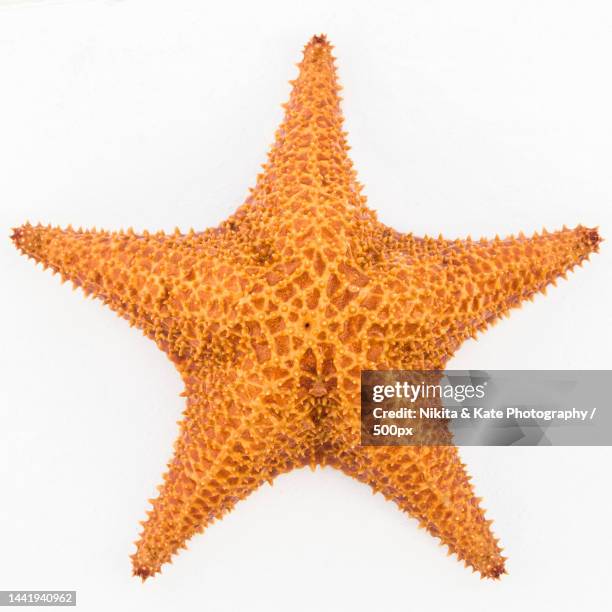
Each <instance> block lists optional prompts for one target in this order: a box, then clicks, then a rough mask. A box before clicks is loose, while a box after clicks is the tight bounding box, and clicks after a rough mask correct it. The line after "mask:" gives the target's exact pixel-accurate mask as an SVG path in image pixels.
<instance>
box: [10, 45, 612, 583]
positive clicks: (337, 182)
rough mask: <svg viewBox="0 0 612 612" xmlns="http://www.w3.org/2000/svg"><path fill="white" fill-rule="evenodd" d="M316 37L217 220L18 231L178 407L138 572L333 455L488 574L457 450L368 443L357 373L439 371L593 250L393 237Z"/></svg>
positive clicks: (541, 240) (567, 244)
mask: <svg viewBox="0 0 612 612" xmlns="http://www.w3.org/2000/svg"><path fill="white" fill-rule="evenodd" d="M331 49H332V47H331V45H330V44H329V43H328V42H327V40H326V38H325V37H324V36H315V37H314V38H313V39H312V40H311V41H310V42H309V43H308V45H306V47H305V50H304V58H303V61H302V62H301V64H300V71H299V77H298V78H297V80H296V81H294V82H293V91H292V93H291V97H290V99H289V103H288V104H287V105H286V106H285V109H286V114H285V118H284V121H283V123H282V125H281V127H280V129H279V130H278V131H277V133H276V142H275V144H274V146H273V147H272V149H271V151H270V153H269V158H268V162H267V163H266V164H265V166H264V172H263V173H262V174H260V175H259V176H258V179H257V184H256V187H255V188H254V189H253V190H252V191H251V193H250V195H249V197H248V198H247V200H246V202H245V203H244V204H243V205H242V206H241V207H240V208H239V209H238V210H237V211H236V213H235V214H234V215H233V216H232V217H230V218H229V219H228V220H227V221H225V222H224V223H222V224H221V225H220V226H219V227H218V228H216V229H209V230H206V231H203V232H194V231H193V230H192V231H191V232H190V233H189V234H181V233H180V232H179V231H178V230H177V231H176V232H175V233H174V234H173V235H165V234H164V233H163V232H159V233H157V234H149V233H147V232H145V233H144V234H143V235H136V234H134V233H133V232H132V231H131V230H129V231H128V232H127V233H124V232H118V233H117V232H105V231H95V230H93V231H81V230H79V231H75V230H73V229H72V228H70V227H69V228H68V229H66V230H61V229H59V228H51V227H41V226H40V225H39V226H36V227H33V226H31V225H29V224H26V225H24V226H22V227H20V228H18V229H16V230H15V232H14V235H13V240H14V242H15V244H16V246H17V247H18V248H19V249H20V250H21V251H22V252H24V253H26V254H27V255H29V256H30V257H33V258H34V259H35V260H37V261H40V262H42V263H43V265H44V267H45V268H47V267H49V268H51V269H52V270H53V271H54V272H59V273H60V274H61V276H62V278H63V279H64V280H66V279H68V280H71V281H72V282H73V283H74V284H75V286H80V287H81V288H82V289H83V291H84V292H85V293H86V294H93V295H94V296H96V297H98V298H100V299H102V300H103V301H104V303H105V304H107V305H108V306H110V307H111V308H112V309H113V310H115V311H117V312H118V313H119V314H120V315H121V316H122V317H124V318H126V319H128V320H129V321H130V324H132V325H135V326H137V327H139V328H140V329H141V330H142V331H143V332H144V334H145V335H146V336H148V337H149V338H151V339H152V340H154V341H155V342H156V343H157V345H158V346H159V347H160V348H161V349H162V350H163V351H165V352H166V353H167V354H168V356H169V357H170V359H171V360H172V361H173V362H174V364H175V365H176V367H177V369H178V371H179V372H180V374H181V376H182V378H183V380H184V383H185V392H184V396H185V397H186V398H187V406H186V409H185V412H184V418H183V420H182V421H181V423H180V435H179V438H178V440H177V442H176V444H175V453H174V457H173V459H172V460H171V461H170V463H169V464H168V472H167V473H166V474H165V475H164V477H163V484H162V485H161V486H160V487H159V496H158V497H157V498H156V499H154V500H151V501H152V509H151V510H150V511H149V512H148V519H147V520H146V521H145V522H144V523H143V526H144V530H143V532H142V534H141V538H140V540H139V541H138V542H137V550H136V553H135V554H134V555H133V568H134V574H136V575H138V576H141V577H142V578H143V579H144V578H146V577H148V576H151V575H153V574H155V573H156V572H158V571H159V570H160V567H161V566H162V565H163V564H164V563H166V562H168V561H170V558H171V556H172V555H173V554H174V553H175V552H176V551H177V550H178V549H179V548H181V547H184V546H185V542H186V541H187V540H188V539H189V538H190V537H191V536H192V535H193V534H194V533H196V532H201V531H203V530H204V529H205V528H206V526H207V525H209V524H210V523H211V522H212V521H213V520H214V519H216V518H219V517H221V516H222V515H223V514H224V513H225V512H227V511H228V510H230V509H231V508H233V507H234V505H235V504H236V503H237V502H238V501H240V500H241V499H244V498H245V497H246V496H247V495H248V494H249V493H251V492H252V491H253V490H255V489H256V488H257V487H259V486H260V485H261V484H262V483H264V482H266V481H271V480H272V479H273V478H274V477H275V476H277V475H278V474H281V473H284V472H288V471H289V470H292V469H294V468H299V467H302V466H306V465H310V466H315V465H331V466H333V467H336V468H338V469H340V470H342V471H344V472H345V473H346V474H348V475H350V476H353V477H355V478H357V479H359V480H361V481H363V482H365V483H368V484H369V485H371V486H372V487H373V488H374V490H377V491H381V492H382V493H383V494H384V495H385V496H386V497H387V498H388V499H390V500H393V501H394V502H396V504H397V505H398V506H399V507H400V508H401V509H402V510H404V511H406V512H408V513H409V514H410V515H412V516H414V517H416V518H417V519H418V520H419V522H420V523H421V525H422V526H424V527H425V528H426V529H427V530H428V531H429V532H430V533H432V534H433V535H435V536H437V537H438V538H440V540H441V541H442V542H443V543H445V544H447V545H448V547H449V550H450V551H451V552H454V553H456V554H457V556H458V557H459V559H463V560H464V561H465V563H466V565H468V564H469V565H470V566H472V567H473V568H475V569H476V570H478V571H479V572H480V574H481V575H482V576H483V577H492V578H497V577H499V576H500V575H501V574H502V573H504V571H505V570H504V558H503V557H502V556H501V555H500V548H499V546H498V544H497V539H496V538H495V537H494V536H493V535H492V532H491V529H490V523H491V521H488V520H485V517H484V512H483V510H482V509H481V508H480V506H479V500H478V498H476V497H475V496H474V493H473V489H472V486H471V484H470V482H469V477H468V475H467V473H466V471H465V467H464V465H463V464H462V463H461V461H460V459H459V457H458V453H457V449H456V448H455V447H453V446H425V447H382V448H381V447H366V446H363V447H362V446H360V371H361V370H363V369H443V368H444V365H445V364H446V362H447V361H448V359H449V358H450V357H451V356H452V354H453V353H454V352H455V350H456V349H457V348H458V347H459V346H460V345H461V343H462V342H463V341H464V340H465V339H467V338H470V337H472V336H474V334H475V333H476V332H477V331H479V330H483V329H485V328H486V327H487V326H489V325H491V324H492V323H493V322H494V321H495V320H497V319H498V318H499V317H501V316H502V315H504V314H506V313H507V312H508V310H509V309H510V308H512V307H515V306H518V305H519V304H520V303H521V302H522V301H523V300H525V299H528V298H532V296H533V295H534V294H536V293H537V292H539V291H543V290H544V288H545V287H546V285H548V284H549V283H554V281H555V278H556V277H558V276H559V275H561V276H563V275H565V272H566V271H567V270H569V269H571V268H573V267H574V266H575V265H576V264H579V263H581V262H582V261H583V260H584V259H586V258H588V255H589V253H591V252H593V251H596V250H597V248H598V243H599V241H600V239H599V236H598V233H597V230H595V229H587V228H584V227H581V226H579V227H577V228H575V229H573V230H568V229H563V230H561V231H558V232H554V233H547V232H546V231H545V232H544V233H543V234H542V235H538V234H536V235H534V236H533V237H531V238H526V237H524V236H522V235H521V236H519V237H518V238H514V237H510V238H507V239H505V240H500V239H499V238H496V239H494V240H491V241H485V240H481V241H479V242H472V241H471V240H470V239H469V238H468V239H467V240H444V239H442V238H441V237H440V238H437V239H433V238H427V237H426V238H417V237H415V236H413V235H412V234H400V233H398V232H396V231H394V230H392V229H390V228H388V227H385V226H384V225H383V224H381V223H380V222H378V221H377V219H376V215H375V213H374V212H373V211H371V210H370V209H369V208H367V206H366V201H365V197H364V196H363V195H362V194H361V186H360V185H359V183H358V182H357V180H356V177H355V171H354V170H353V168H352V163H351V161H350V160H349V158H348V155H347V151H348V146H347V142H346V134H345V133H344V132H343V131H342V121H343V119H342V114H341V111H340V105H339V101H340V98H339V96H338V91H339V89H340V87H339V86H338V84H337V81H336V72H335V67H334V60H333V57H332V55H331Z"/></svg>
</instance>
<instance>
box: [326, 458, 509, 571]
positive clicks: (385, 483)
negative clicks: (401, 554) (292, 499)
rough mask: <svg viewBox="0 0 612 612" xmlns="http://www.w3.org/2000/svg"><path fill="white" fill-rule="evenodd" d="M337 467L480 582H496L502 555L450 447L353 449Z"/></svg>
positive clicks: (501, 563) (500, 569) (463, 468)
mask: <svg viewBox="0 0 612 612" xmlns="http://www.w3.org/2000/svg"><path fill="white" fill-rule="evenodd" d="M336 462H337V463H336V467H338V468H340V469H341V470H342V471H343V472H345V473H346V474H348V475H349V476H352V477H353V478H356V479H357V480H360V481H362V482H365V483H367V484H369V485H370V486H371V487H372V488H373V489H374V491H375V492H378V491H380V492H381V493H382V494H383V495H384V496H385V497H386V498H387V499H389V500H391V501H394V502H395V503H396V504H397V505H398V506H399V507H400V508H401V509H402V510H404V511H405V512H407V513H408V514H410V515H411V516H413V517H415V518H416V519H417V520H418V521H419V524H420V525H421V526H422V527H424V528H426V529H427V531H429V532H430V533H431V534H432V535H434V536H436V537H438V538H439V539H440V540H441V541H442V543H443V544H446V545H447V546H448V549H449V554H450V553H456V554H457V556H458V557H459V559H460V560H463V561H464V563H465V564H466V566H471V567H472V568H473V569H474V570H477V571H478V572H480V575H481V576H482V577H483V578H499V576H501V575H502V574H503V573H505V569H504V561H505V557H502V556H501V550H502V549H501V548H500V547H499V545H498V543H497V542H498V540H497V538H495V537H494V535H493V533H492V531H491V523H492V521H490V520H486V519H485V515H484V510H483V509H482V508H480V505H479V502H480V499H479V498H477V497H475V496H474V491H473V488H472V485H471V483H470V477H469V476H468V475H467V472H466V469H465V466H464V464H463V463H462V462H461V460H460V458H459V455H458V451H457V449H456V448H455V447H454V446H414V447H398V446H394V447H372V446H361V447H354V448H352V449H350V450H348V451H346V452H343V453H339V454H338V455H337V458H336Z"/></svg>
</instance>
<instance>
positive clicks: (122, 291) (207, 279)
mask: <svg viewBox="0 0 612 612" xmlns="http://www.w3.org/2000/svg"><path fill="white" fill-rule="evenodd" d="M213 234H214V231H213V230H209V231H208V232H204V233H201V234H195V233H191V234H187V235H183V234H179V233H178V232H177V233H175V234H173V235H165V234H163V233H162V232H160V233H158V234H148V233H145V234H144V235H137V234H134V233H133V232H131V231H129V232H128V233H123V232H120V233H117V232H106V231H96V230H92V231H81V230H79V231H76V230H73V229H72V228H70V227H69V228H67V229H60V228H52V227H43V226H40V225H38V226H32V225H30V224H26V225H24V226H22V227H20V228H17V229H15V230H14V234H13V241H14V243H15V245H16V247H17V248H18V249H19V250H20V251H21V252H22V253H24V254H26V255H28V256H29V257H31V258H33V259H34V260H36V261H37V262H41V263H42V264H43V266H44V267H45V268H51V269H52V270H53V272H54V273H59V274H60V275H61V277H62V280H63V281H66V280H68V281H72V283H73V285H74V287H75V288H76V287H77V286H79V287H81V288H82V289H83V291H84V292H85V293H86V294H87V295H93V296H95V297H96V298H99V299H101V300H103V301H104V303H105V304H107V305H108V306H110V308H112V309H113V310H115V311H116V312H117V313H118V314H119V315H120V316H122V317H124V318H126V319H127V320H129V321H130V324H132V325H135V326H136V327H138V328H140V329H142V330H143V331H144V333H145V334H146V335H147V336H149V337H151V338H153V339H154V340H155V341H157V342H158V344H159V345H160V346H161V347H162V349H164V350H169V349H170V352H171V353H172V352H178V353H181V354H182V353H183V352H184V351H185V350H187V348H188V345H189V339H188V338H187V339H185V338H183V339H182V340H181V342H182V344H184V345H185V346H176V347H175V346H171V345H174V344H176V343H177V342H178V336H180V335H181V328H182V332H184V331H185V329H186V328H187V327H189V325H190V321H192V323H191V324H192V326H193V319H195V317H197V316H198V315H199V314H202V315H205V319H206V321H207V323H208V324H212V323H213V322H215V321H219V320H223V318H224V316H225V315H226V314H227V312H228V310H229V308H230V304H229V301H230V299H231V295H232V292H233V291H235V290H236V289H237V288H238V287H240V286H241V283H240V279H239V278H238V275H237V273H236V272H235V270H234V269H233V267H232V265H231V263H228V262H226V261H224V257H223V256H222V255H221V254H219V253H217V251H218V248H217V245H216V240H217V238H216V236H214V235H213ZM194 287H196V288H197V291H194V290H193V288H194ZM203 318H204V317H203ZM181 324H183V325H181ZM181 342H178V344H179V345H180V344H181ZM175 349H176V350H175ZM176 357H177V358H178V357H179V355H178V354H177V355H176Z"/></svg>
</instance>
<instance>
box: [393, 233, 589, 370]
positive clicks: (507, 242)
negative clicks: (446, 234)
mask: <svg viewBox="0 0 612 612" xmlns="http://www.w3.org/2000/svg"><path fill="white" fill-rule="evenodd" d="M600 241H601V239H600V237H599V234H598V232H597V230H596V229H589V228H586V227H583V226H578V227H576V228H574V229H566V228H564V229H563V230H560V231H557V232H553V233H549V232H547V231H546V230H544V232H543V233H542V234H534V235H533V236H532V237H530V238H527V237H525V236H523V235H519V236H518V237H509V238H506V239H504V240H501V239H499V238H495V239H494V240H480V241H478V242H474V241H472V240H470V239H468V240H454V241H449V240H443V239H441V238H440V239H428V240H426V241H424V242H417V243H416V244H413V245H412V246H411V244H410V243H411V242H414V239H410V240H408V239H406V240H405V241H404V244H403V246H402V248H401V249H392V250H390V251H388V253H387V257H386V259H385V264H384V266H385V268H384V269H385V274H386V275H387V278H388V279H390V283H391V284H392V286H394V287H396V289H395V293H396V296H397V304H398V308H399V310H398V313H397V317H398V320H400V321H401V320H403V324H404V326H405V331H404V332H402V331H399V335H400V336H401V337H402V338H404V339H405V340H406V341H407V342H409V344H410V342H412V344H415V342H416V343H417V344H418V347H417V348H418V349H419V350H420V351H421V352H422V353H423V354H424V355H425V357H426V359H425V362H424V363H425V364H428V365H424V366H423V367H424V368H427V367H429V368H433V369H438V368H443V367H444V364H445V363H446V361H447V360H448V359H449V357H450V356H451V355H452V354H453V353H454V352H455V350H456V349H457V348H458V346H459V345H460V344H461V343H462V342H463V341H464V340H466V339H467V338H469V337H475V335H476V332H478V331H482V330H484V329H485V328H487V327H488V326H490V325H491V324H492V323H494V322H495V321H497V320H498V319H499V318H500V317H502V316H504V315H506V314H507V313H508V312H509V311H510V310H511V309H512V308H515V307H518V306H520V305H521V303H522V302H523V301H525V300H527V299H533V297H534V296H535V295H536V294H537V293H538V292H546V287H547V286H548V285H550V284H553V285H554V284H556V279H557V278H558V277H559V276H561V277H565V275H566V273H567V272H568V271H569V270H572V269H573V268H574V267H575V266H576V265H581V264H582V263H583V262H584V261H585V260H588V258H589V255H590V254H591V253H594V252H596V251H597V250H598V247H599V243H600ZM415 276H418V278H419V279H420V281H419V283H420V286H421V288H420V290H419V293H418V295H417V294H416V293H415V290H414V288H413V287H412V285H411V279H413V278H415ZM402 287H405V288H406V291H404V290H403V289H402ZM417 302H418V303H417ZM402 311H403V312H405V313H406V314H405V315H402V314H401V313H402ZM415 330H417V331H416V332H415ZM417 333H418V335H419V336H420V337H421V338H423V337H427V338H429V340H427V343H426V345H424V344H423V342H420V344H419V343H418V342H417V340H416V336H415V334H417ZM400 344H401V343H400ZM406 346H408V345H406ZM415 346H416V344H415ZM413 348H414V347H413ZM400 352H401V351H400Z"/></svg>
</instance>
